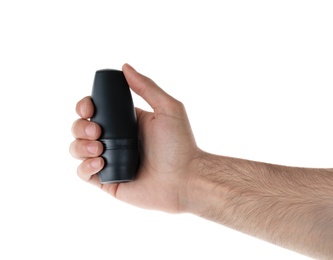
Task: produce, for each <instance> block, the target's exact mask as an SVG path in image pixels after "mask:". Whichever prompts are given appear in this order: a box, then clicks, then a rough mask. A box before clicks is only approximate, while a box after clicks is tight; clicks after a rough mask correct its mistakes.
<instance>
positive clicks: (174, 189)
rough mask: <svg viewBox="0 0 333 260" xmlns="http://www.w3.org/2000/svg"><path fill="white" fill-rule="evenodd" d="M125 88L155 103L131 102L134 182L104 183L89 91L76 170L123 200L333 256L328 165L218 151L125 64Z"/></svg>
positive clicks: (332, 187) (332, 174) (74, 146)
mask: <svg viewBox="0 0 333 260" xmlns="http://www.w3.org/2000/svg"><path fill="white" fill-rule="evenodd" d="M123 72H124V75H125V77H126V80H127V82H128V84H129V86H130V88H131V89H132V90H133V91H134V92H135V93H136V94H138V95H139V96H141V97H142V98H143V99H144V100H145V101H146V102H147V103H148V104H149V105H150V106H151V107H152V109H153V112H147V111H144V110H141V109H139V108H136V113H137V118H138V123H139V129H140V130H139V137H140V140H141V164H140V167H139V170H138V174H137V177H136V179H135V181H133V182H129V183H119V184H101V183H100V182H99V180H98V176H97V175H96V173H97V172H99V171H100V170H101V169H102V168H103V165H104V162H103V159H102V158H101V157H99V156H100V155H101V153H102V151H103V147H102V144H101V143H100V142H98V141H97V139H98V137H99V136H100V134H101V129H100V127H99V125H97V124H96V123H94V122H90V121H89V118H90V117H91V116H92V115H93V113H94V107H93V104H92V102H91V99H90V97H85V98H83V99H82V100H80V101H79V102H78V103H77V106H76V112H77V113H78V115H79V116H80V119H78V120H76V121H75V122H74V123H73V127H72V133H73V136H74V137H75V140H74V141H73V142H72V143H71V145H70V152H71V154H72V155H73V156H74V157H75V158H78V159H80V160H82V162H81V164H80V165H79V167H78V170H77V173H78V176H79V177H80V178H81V179H83V180H84V181H87V182H89V183H91V184H93V185H96V186H98V187H99V188H101V189H102V190H104V191H106V192H108V193H109V194H111V195H112V196H114V197H116V198H117V199H119V200H122V201H124V202H126V203H129V204H132V205H135V206H138V207H141V208H146V209H156V210H161V211H165V212H169V213H183V212H187V213H192V214H195V215H198V216H201V217H203V218H206V219H208V220H212V221H215V222H217V223H220V224H223V225H226V226H228V227H231V228H233V229H236V230H239V231H241V232H244V233H246V234H249V235H252V236H255V237H257V238H261V239H263V240H266V241H269V242H271V243H274V244H277V245H279V246H282V247H285V248H288V249H291V250H294V251H297V252H299V253H302V254H305V255H308V256H311V257H315V258H318V259H332V258H333V169H308V168H295V167H286V166H280V165H273V164H267V163H261V162H254V161H248V160H243V159H236V158H230V157H225V156H219V155H214V154H210V153H207V152H205V151H202V150H201V149H200V148H199V147H198V146H197V145H196V142H195V139H194V136H193V133H192V130H191V126H190V123H189V120H188V118H187V114H186V110H185V107H184V105H183V104H182V103H181V102H179V101H178V100H176V99H174V98H173V97H172V96H170V95H168V94H167V93H166V92H165V91H164V90H162V89H161V88H160V87H159V86H157V85H156V84H155V83H154V82H153V81H152V80H151V79H149V78H147V77H145V76H143V75H141V74H140V73H138V72H137V71H135V70H134V69H133V68H132V67H131V66H130V65H128V64H125V65H124V66H123Z"/></svg>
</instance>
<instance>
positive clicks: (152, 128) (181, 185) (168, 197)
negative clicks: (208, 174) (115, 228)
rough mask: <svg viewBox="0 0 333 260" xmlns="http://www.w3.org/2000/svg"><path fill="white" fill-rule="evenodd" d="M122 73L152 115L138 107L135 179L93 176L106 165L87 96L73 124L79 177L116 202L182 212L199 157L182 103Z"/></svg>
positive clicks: (125, 69)
mask: <svg viewBox="0 0 333 260" xmlns="http://www.w3.org/2000/svg"><path fill="white" fill-rule="evenodd" d="M123 72H124V75H125V77H126V80H127V82H128V84H129V86H130V88H131V89H132V90H133V91H134V92H135V93H136V94H138V95H139V96H141V97H142V98H143V99H144V100H145V101H147V102H148V104H149V105H150V106H151V107H152V109H153V111H154V112H147V111H144V110H141V109H139V108H136V114H137V119H138V124H139V138H140V142H141V148H140V149H141V151H140V153H141V158H140V161H141V162H140V167H139V169H138V173H137V176H136V179H135V180H134V181H132V182H128V183H118V184H101V183H100V182H99V179H98V176H97V174H96V173H97V172H99V171H100V170H101V169H102V168H103V165H104V161H103V159H102V158H101V157H99V156H100V155H101V153H102V152H103V146H102V144H101V143H100V142H99V141H97V139H98V138H99V136H100V134H101V128H100V127H99V126H98V125H97V124H96V123H94V122H91V121H89V120H88V119H89V118H90V117H91V116H92V115H93V113H94V107H93V103H92V102H91V99H90V97H85V98H83V99H82V100H81V101H79V102H78V103H77V106H76V111H77V113H78V115H79V116H80V117H81V119H78V120H77V121H75V122H74V124H73V127H72V132H73V135H74V137H75V138H76V140H75V141H74V142H73V143H72V144H71V145H70V152H71V154H72V155H73V156H74V157H76V158H78V159H82V160H83V161H82V163H81V164H80V165H79V167H78V170H77V173H78V175H79V177H80V178H82V179H83V180H85V181H87V182H89V183H91V184H94V185H97V186H98V187H100V188H101V189H102V190H104V191H106V192H108V193H110V194H111V195H113V196H114V197H116V198H117V199H120V200H122V201H125V202H127V203H130V204H133V205H136V206H139V207H142V208H149V209H158V210H163V211H166V212H173V213H177V212H182V211H183V210H184V203H186V202H185V201H186V193H187V191H186V190H187V186H188V185H187V184H188V182H189V180H190V176H191V174H192V172H193V170H194V167H195V166H194V165H195V163H194V161H195V159H196V158H198V157H199V156H200V153H201V151H200V149H199V148H198V147H197V145H196V143H195V140H194V137H193V134H192V130H191V127H190V124H189V121H188V118H187V114H186V111H185V108H184V106H183V104H182V103H180V102H179V101H177V100H176V99H174V98H173V97H171V96H170V95H168V94H167V93H165V92H164V91H163V90H162V89H161V88H159V87H158V86H157V85H156V84H155V83H154V82H153V81H152V80H151V79H149V78H147V77H145V76H143V75H141V74H139V73H138V72H136V71H135V70H134V69H133V68H132V67H131V66H129V65H127V64H125V65H124V66H123Z"/></svg>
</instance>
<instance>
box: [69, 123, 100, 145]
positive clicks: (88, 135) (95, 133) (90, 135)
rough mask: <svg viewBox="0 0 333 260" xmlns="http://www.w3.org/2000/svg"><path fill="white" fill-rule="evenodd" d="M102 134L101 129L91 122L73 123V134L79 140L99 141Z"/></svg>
mask: <svg viewBox="0 0 333 260" xmlns="http://www.w3.org/2000/svg"><path fill="white" fill-rule="evenodd" d="M101 133H102V129H101V127H100V126H99V125H98V124H96V123H94V122H91V121H88V120H84V119H78V120H76V121H75V122H74V123H73V126H72V134H73V136H74V137H75V138H78V139H88V140H97V139H98V138H99V137H100V135H101Z"/></svg>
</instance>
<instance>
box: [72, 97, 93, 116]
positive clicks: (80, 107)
mask: <svg viewBox="0 0 333 260" xmlns="http://www.w3.org/2000/svg"><path fill="white" fill-rule="evenodd" d="M75 110H76V113H77V114H78V115H79V116H80V117H82V118H83V119H88V118H90V117H92V116H93V114H94V105H93V103H92V101H91V98H90V97H85V98H83V99H81V100H80V101H79V102H78V103H77V104H76V109H75Z"/></svg>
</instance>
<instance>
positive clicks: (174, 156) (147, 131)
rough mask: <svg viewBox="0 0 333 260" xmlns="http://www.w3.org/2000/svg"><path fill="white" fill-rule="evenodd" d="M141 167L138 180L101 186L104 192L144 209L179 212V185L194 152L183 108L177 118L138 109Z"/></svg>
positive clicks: (194, 146) (193, 144)
mask: <svg viewBox="0 0 333 260" xmlns="http://www.w3.org/2000/svg"><path fill="white" fill-rule="evenodd" d="M137 114H138V120H139V126H140V130H141V133H140V139H141V165H140V167H139V170H138V174H137V179H136V180H135V181H134V182H130V183H120V184H116V185H115V184H109V185H103V190H105V191H107V192H109V193H111V194H112V195H114V196H115V197H117V198H118V199H120V200H123V201H126V202H128V203H130V204H134V205H137V206H140V207H144V208H154V209H163V210H166V211H170V212H175V211H178V209H179V205H178V204H179V198H178V194H179V188H180V187H179V186H180V185H181V184H182V183H183V182H184V180H185V179H186V178H187V176H184V172H188V171H186V170H185V168H188V166H189V161H190V158H193V156H192V154H193V153H194V152H196V145H195V141H194V138H193V135H192V131H191V128H190V126H189V124H187V122H188V121H187V117H186V113H185V111H184V109H181V112H180V113H179V115H177V116H174V115H166V114H156V113H149V112H146V111H142V110H137Z"/></svg>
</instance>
